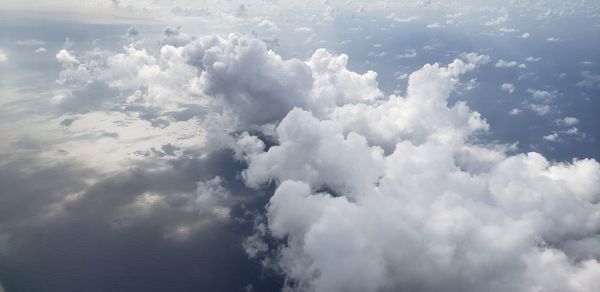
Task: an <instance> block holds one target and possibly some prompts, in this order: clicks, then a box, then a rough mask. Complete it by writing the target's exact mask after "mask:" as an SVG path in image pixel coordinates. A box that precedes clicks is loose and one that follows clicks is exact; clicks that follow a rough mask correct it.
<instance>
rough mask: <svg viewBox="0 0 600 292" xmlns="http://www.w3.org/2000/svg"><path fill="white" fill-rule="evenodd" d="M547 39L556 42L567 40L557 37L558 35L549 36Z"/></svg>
mask: <svg viewBox="0 0 600 292" xmlns="http://www.w3.org/2000/svg"><path fill="white" fill-rule="evenodd" d="M546 41H547V42H553V43H556V42H564V41H565V40H563V39H561V38H557V37H549V38H547V39H546Z"/></svg>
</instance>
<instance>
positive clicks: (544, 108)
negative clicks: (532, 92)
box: [528, 103, 550, 116]
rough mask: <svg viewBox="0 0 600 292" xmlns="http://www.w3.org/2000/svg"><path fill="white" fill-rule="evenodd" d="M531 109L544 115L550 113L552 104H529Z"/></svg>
mask: <svg viewBox="0 0 600 292" xmlns="http://www.w3.org/2000/svg"><path fill="white" fill-rule="evenodd" d="M528 107H529V109H530V110H532V111H534V112H535V113H536V114H538V115H540V116H543V115H545V114H548V113H549V112H550V106H549V105H547V104H534V103H532V104H529V105H528Z"/></svg>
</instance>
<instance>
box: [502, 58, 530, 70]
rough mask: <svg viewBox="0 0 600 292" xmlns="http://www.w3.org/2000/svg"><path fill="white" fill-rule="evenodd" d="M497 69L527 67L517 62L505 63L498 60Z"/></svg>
mask: <svg viewBox="0 0 600 292" xmlns="http://www.w3.org/2000/svg"><path fill="white" fill-rule="evenodd" d="M496 67H498V68H512V67H519V68H527V65H525V64H519V62H517V61H505V60H503V59H500V60H498V62H496Z"/></svg>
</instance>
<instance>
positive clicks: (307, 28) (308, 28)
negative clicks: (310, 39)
mask: <svg viewBox="0 0 600 292" xmlns="http://www.w3.org/2000/svg"><path fill="white" fill-rule="evenodd" d="M294 31H304V32H311V31H313V29H312V28H310V27H306V26H301V27H296V28H294Z"/></svg>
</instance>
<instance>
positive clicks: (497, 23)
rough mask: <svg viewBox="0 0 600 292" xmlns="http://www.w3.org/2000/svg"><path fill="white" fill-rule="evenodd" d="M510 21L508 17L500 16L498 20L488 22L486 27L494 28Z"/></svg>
mask: <svg viewBox="0 0 600 292" xmlns="http://www.w3.org/2000/svg"><path fill="white" fill-rule="evenodd" d="M507 20H508V16H506V15H503V16H499V17H498V18H494V19H491V20H488V21H486V22H485V23H484V25H486V26H494V25H500V24H503V23H505V22H506V21H507Z"/></svg>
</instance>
